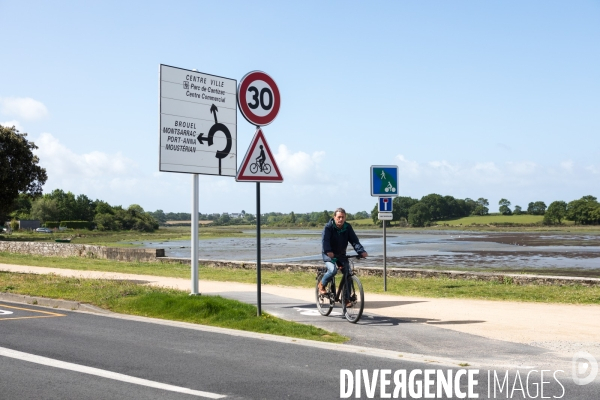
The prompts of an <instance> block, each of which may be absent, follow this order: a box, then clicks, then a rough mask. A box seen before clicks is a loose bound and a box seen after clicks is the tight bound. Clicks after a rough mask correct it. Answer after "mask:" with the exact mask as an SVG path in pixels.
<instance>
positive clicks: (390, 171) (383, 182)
mask: <svg viewBox="0 0 600 400" xmlns="http://www.w3.org/2000/svg"><path fill="white" fill-rule="evenodd" d="M371 196H373V197H377V196H385V197H388V196H389V197H396V196H398V167H397V166H396V165H371Z"/></svg>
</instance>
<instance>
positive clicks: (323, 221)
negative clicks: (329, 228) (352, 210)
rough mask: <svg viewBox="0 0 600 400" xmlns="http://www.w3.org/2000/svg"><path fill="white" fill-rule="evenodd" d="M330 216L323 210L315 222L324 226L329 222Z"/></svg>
mask: <svg viewBox="0 0 600 400" xmlns="http://www.w3.org/2000/svg"><path fill="white" fill-rule="evenodd" d="M331 214H332V213H330V212H329V211H327V210H324V211H323V212H322V213H321V215H319V219H318V220H317V222H318V223H319V224H326V223H328V222H329V220H330V219H331Z"/></svg>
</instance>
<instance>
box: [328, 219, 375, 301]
mask: <svg viewBox="0 0 600 400" xmlns="http://www.w3.org/2000/svg"><path fill="white" fill-rule="evenodd" d="M321 240H322V243H323V261H324V262H325V266H326V267H327V273H325V275H324V276H323V279H322V280H321V282H319V292H320V293H321V294H325V293H327V290H326V289H325V287H326V286H327V284H328V283H329V281H331V279H332V278H333V277H334V276H335V275H336V274H337V270H338V268H337V266H339V268H340V269H343V270H344V271H343V272H344V274H346V273H349V272H350V271H349V269H350V262H349V261H348V258H347V257H346V248H347V247H348V243H350V244H351V245H352V247H354V250H355V251H356V252H357V253H358V254H359V255H360V256H361V257H362V258H367V256H368V254H367V252H366V251H365V249H364V248H363V246H362V245H361V244H360V242H359V241H358V237H357V236H356V233H354V229H352V226H351V225H350V224H349V223H347V222H346V210H344V209H343V208H338V209H337V210H335V212H334V213H333V218H332V219H331V220H329V222H328V223H327V224H326V225H325V227H324V228H323V235H322V237H321Z"/></svg>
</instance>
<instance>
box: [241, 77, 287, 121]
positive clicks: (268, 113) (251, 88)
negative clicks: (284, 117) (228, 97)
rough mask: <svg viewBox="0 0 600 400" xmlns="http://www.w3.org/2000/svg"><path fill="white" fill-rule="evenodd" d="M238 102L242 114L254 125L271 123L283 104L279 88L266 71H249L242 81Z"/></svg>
mask: <svg viewBox="0 0 600 400" xmlns="http://www.w3.org/2000/svg"><path fill="white" fill-rule="evenodd" d="M238 104H239V106H240V111H241V112H242V115H243V116H244V118H246V120H248V122H250V123H251V124H252V125H256V126H265V125H269V124H270V123H271V122H273V120H274V119H275V117H276V116H277V113H279V108H280V106H281V95H280V94H279V88H278V87H277V84H276V83H275V81H274V80H273V78H271V77H270V76H269V75H267V74H266V73H264V72H262V71H252V72H248V73H247V74H246V75H244V77H243V78H242V80H241V81H240V86H239V88H238Z"/></svg>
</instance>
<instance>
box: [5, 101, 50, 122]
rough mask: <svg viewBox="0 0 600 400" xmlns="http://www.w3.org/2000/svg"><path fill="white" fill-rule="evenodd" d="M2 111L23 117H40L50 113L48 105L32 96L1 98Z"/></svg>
mask: <svg viewBox="0 0 600 400" xmlns="http://www.w3.org/2000/svg"><path fill="white" fill-rule="evenodd" d="M0 112H1V113H2V114H5V115H11V116H17V117H19V118H23V119H39V118H42V117H45V116H47V115H48V109H47V108H46V106H45V105H44V104H43V103H41V102H39V101H37V100H34V99H32V98H30V97H4V98H0Z"/></svg>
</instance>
